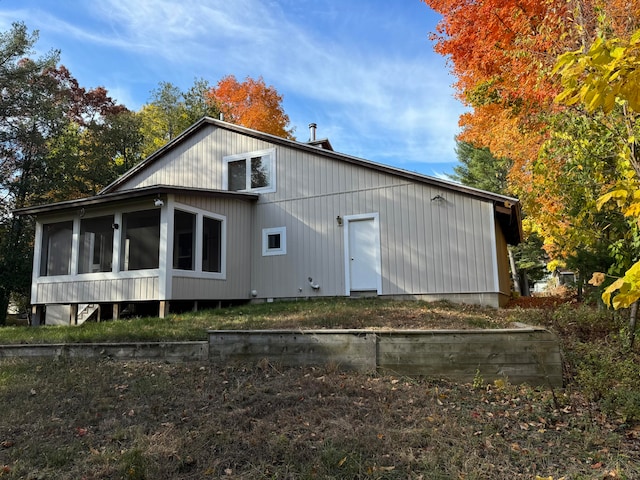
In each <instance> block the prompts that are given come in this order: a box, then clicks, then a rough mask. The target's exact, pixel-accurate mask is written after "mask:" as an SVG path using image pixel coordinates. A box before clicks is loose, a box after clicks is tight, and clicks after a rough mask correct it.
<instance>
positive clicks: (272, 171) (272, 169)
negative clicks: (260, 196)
mask: <svg viewBox="0 0 640 480" xmlns="http://www.w3.org/2000/svg"><path fill="white" fill-rule="evenodd" d="M254 157H269V163H270V165H269V178H270V180H271V182H270V184H269V186H267V187H261V188H251V165H250V164H249V162H250V160H251V159H252V158H254ZM238 160H245V162H246V163H247V165H246V170H245V172H246V177H245V188H243V189H242V190H238V191H240V192H256V193H273V192H275V191H276V149H275V148H266V149H264V150H256V151H254V152H246V153H237V154H234V155H227V156H225V157H222V189H223V190H229V167H228V164H229V162H236V161H238Z"/></svg>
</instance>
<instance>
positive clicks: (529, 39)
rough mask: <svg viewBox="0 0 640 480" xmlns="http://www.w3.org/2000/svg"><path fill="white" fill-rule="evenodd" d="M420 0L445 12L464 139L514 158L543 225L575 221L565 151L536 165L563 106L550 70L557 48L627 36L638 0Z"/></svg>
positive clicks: (638, 12)
mask: <svg viewBox="0 0 640 480" xmlns="http://www.w3.org/2000/svg"><path fill="white" fill-rule="evenodd" d="M423 1H424V3H426V4H427V5H428V6H430V7H431V8H432V9H433V10H435V11H436V12H438V13H440V14H441V15H442V20H441V21H440V23H439V24H438V26H437V30H436V32H435V33H434V34H433V35H432V39H433V40H434V41H435V42H436V44H435V50H436V52H438V53H440V54H442V55H443V56H445V57H447V58H448V61H449V65H450V68H451V71H452V73H453V74H454V75H455V76H456V83H455V88H456V90H457V96H458V98H459V99H460V100H461V101H462V102H463V103H464V104H465V105H467V106H468V107H470V111H469V112H467V113H465V114H463V115H462V116H461V118H460V126H461V127H462V132H461V134H460V136H459V140H462V141H466V142H469V143H472V144H474V145H476V146H477V147H488V148H489V149H490V150H491V152H492V153H493V154H494V155H495V156H496V157H507V158H510V159H512V160H513V166H512V168H511V170H510V172H509V188H510V190H511V192H510V193H513V194H516V195H518V196H520V197H521V198H522V200H523V205H524V207H525V209H526V210H527V213H528V214H529V215H530V217H531V218H532V219H533V220H534V221H535V223H536V224H538V225H539V226H541V228H543V227H544V226H545V225H548V224H549V222H552V221H553V222H556V226H557V230H558V231H566V229H568V228H571V226H570V225H563V224H562V221H561V220H560V221H559V218H560V217H561V216H560V214H558V212H560V211H561V210H562V204H563V201H564V200H563V197H562V195H561V194H562V192H561V190H559V189H558V188H557V184H558V181H557V180H558V178H560V177H559V176H558V175H559V172H561V171H562V167H563V162H564V159H563V158H547V159H544V161H545V162H546V163H547V164H546V165H545V168H544V171H545V174H544V175H540V174H539V173H536V162H540V161H541V159H540V157H539V152H540V151H541V148H542V147H543V145H544V144H545V142H547V140H549V139H550V135H551V133H552V132H551V129H552V127H551V122H550V121H549V119H550V117H551V116H553V115H554V114H556V113H558V112H559V111H560V109H561V108H565V107H562V106H560V105H558V104H556V103H554V99H555V97H556V95H557V94H558V93H559V92H560V91H561V85H560V79H559V78H558V77H557V76H554V75H552V70H553V67H554V65H555V63H556V60H557V58H558V56H559V55H560V54H562V53H564V52H567V51H574V50H577V49H579V48H580V47H586V46H588V45H590V44H591V43H592V42H593V40H594V38H595V37H596V36H597V35H598V34H603V33H604V34H607V35H612V36H618V37H621V38H625V37H628V36H629V35H630V34H631V32H633V31H634V30H635V29H637V28H638V25H639V24H640V0H482V1H479V0H423ZM538 166H539V165H538ZM546 183H548V184H546ZM554 185H555V186H554ZM541 233H543V235H544V236H545V237H546V236H547V235H549V237H551V235H552V233H551V232H541ZM545 233H546V235H545ZM556 236H557V233H556Z"/></svg>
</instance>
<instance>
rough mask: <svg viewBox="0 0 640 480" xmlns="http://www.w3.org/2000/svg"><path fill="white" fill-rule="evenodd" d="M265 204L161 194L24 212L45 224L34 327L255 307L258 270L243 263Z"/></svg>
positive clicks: (171, 191) (178, 191)
mask: <svg viewBox="0 0 640 480" xmlns="http://www.w3.org/2000/svg"><path fill="white" fill-rule="evenodd" d="M256 199H257V195H255V194H245V193H234V192H226V191H224V192H223V191H211V190H195V191H194V190H193V189H189V190H188V191H187V190H186V189H182V188H175V187H161V186H156V187H147V188H141V189H136V190H132V191H125V192H118V193H115V194H106V195H101V196H96V197H90V198H87V199H83V200H76V201H69V202H60V203H56V204H50V205H44V206H41V207H34V208H25V209H21V210H18V211H16V212H15V213H16V214H19V215H33V216H35V218H36V237H35V246H34V268H33V278H32V291H31V303H32V305H33V312H32V313H33V322H34V323H37V324H40V323H47V324H68V323H72V324H75V323H82V322H84V321H86V320H87V319H89V318H92V317H94V318H97V319H100V318H118V317H119V316H120V315H121V313H122V311H123V310H124V309H127V311H130V310H131V309H135V308H136V307H137V308H138V309H139V310H142V311H145V312H149V311H150V312H151V313H152V314H157V315H160V316H164V315H166V314H167V313H168V312H169V309H170V301H172V300H175V301H177V302H194V303H195V304H196V305H197V302H198V301H216V300H229V299H244V298H246V297H247V296H248V293H247V292H248V290H249V287H248V285H249V280H248V276H249V268H250V266H249V264H248V262H246V261H242V260H238V259H242V258H246V257H247V255H246V251H248V249H249V246H248V245H245V244H244V243H243V241H242V237H246V232H247V231H249V230H250V228H251V226H250V218H251V213H250V211H251V203H252V201H254V200H256ZM237 249H245V250H246V251H237ZM230 258H231V260H229V259H230ZM229 268H231V269H232V270H231V271H229V270H228V269H229ZM228 277H229V278H230V279H231V280H232V281H231V282H227V280H228ZM245 277H247V280H246V281H243V278H245ZM143 307H146V308H143ZM105 309H106V310H105Z"/></svg>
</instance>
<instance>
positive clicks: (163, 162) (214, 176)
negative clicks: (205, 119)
mask: <svg viewBox="0 0 640 480" xmlns="http://www.w3.org/2000/svg"><path fill="white" fill-rule="evenodd" d="M272 146H273V145H271V144H270V143H267V142H264V141H262V140H257V139H254V138H251V137H247V136H245V135H239V134H237V133H234V132H230V131H228V130H224V129H221V128H217V127H214V126H207V127H206V128H203V129H202V130H200V131H198V132H196V133H195V134H194V135H193V136H192V137H190V138H188V139H186V140H185V141H184V142H182V143H180V144H178V145H177V146H176V147H175V148H173V149H171V150H169V151H167V152H166V154H165V155H164V156H163V157H162V158H158V159H156V161H154V162H152V163H151V164H150V165H149V166H148V167H147V168H145V169H144V170H142V171H141V172H140V173H139V174H137V175H134V176H133V177H132V178H130V179H129V180H128V181H126V182H125V183H123V184H122V185H120V186H119V187H118V190H128V189H131V188H137V187H147V186H152V185H172V186H184V187H193V188H209V189H214V190H220V189H222V157H224V156H226V155H232V154H235V153H245V152H251V151H255V150H262V149H265V148H270V147H272Z"/></svg>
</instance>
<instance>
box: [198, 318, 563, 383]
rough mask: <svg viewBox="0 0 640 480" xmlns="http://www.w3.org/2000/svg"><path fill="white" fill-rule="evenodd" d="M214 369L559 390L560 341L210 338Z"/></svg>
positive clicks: (452, 336)
mask: <svg viewBox="0 0 640 480" xmlns="http://www.w3.org/2000/svg"><path fill="white" fill-rule="evenodd" d="M209 358H210V360H211V361H213V362H220V363H225V362H243V363H255V362H258V361H260V360H262V359H267V360H269V361H272V362H274V363H277V364H279V365H283V366H310V365H326V364H334V365H335V366H336V367H338V368H341V369H347V370H357V371H363V372H373V371H380V372H383V373H391V374H399V375H427V376H431V377H437V378H448V379H452V380H457V381H462V382H470V381H473V379H474V378H475V377H476V376H477V375H480V376H482V378H483V379H484V380H486V381H493V380H496V379H505V380H508V381H509V382H511V383H515V384H519V383H529V384H531V385H552V386H561V385H562V358H561V353H560V345H559V343H558V339H557V338H556V336H555V335H553V334H552V333H551V332H549V331H547V330H545V329H541V328H534V327H525V328H514V329H500V330H388V331H387V330H304V331H291V330H260V331H255V330H254V331H249V330H233V331H229V330H212V331H210V332H209Z"/></svg>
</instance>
